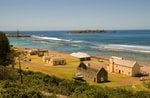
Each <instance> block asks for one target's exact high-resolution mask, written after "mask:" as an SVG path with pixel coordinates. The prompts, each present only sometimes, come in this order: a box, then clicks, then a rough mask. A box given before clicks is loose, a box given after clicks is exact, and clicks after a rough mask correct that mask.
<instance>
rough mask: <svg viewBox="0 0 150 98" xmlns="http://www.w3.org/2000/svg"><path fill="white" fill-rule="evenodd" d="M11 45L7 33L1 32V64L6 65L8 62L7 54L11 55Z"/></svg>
mask: <svg viewBox="0 0 150 98" xmlns="http://www.w3.org/2000/svg"><path fill="white" fill-rule="evenodd" d="M9 52H10V47H9V41H8V39H7V37H6V35H5V33H3V32H0V65H4V66H6V65H7V64H8V63H7V59H8V58H7V56H8V55H9Z"/></svg>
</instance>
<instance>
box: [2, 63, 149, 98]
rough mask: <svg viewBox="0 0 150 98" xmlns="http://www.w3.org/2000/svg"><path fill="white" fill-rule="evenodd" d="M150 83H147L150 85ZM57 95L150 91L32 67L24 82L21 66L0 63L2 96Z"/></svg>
mask: <svg viewBox="0 0 150 98" xmlns="http://www.w3.org/2000/svg"><path fill="white" fill-rule="evenodd" d="M149 84H150V83H147V84H144V85H146V86H147V87H149V86H150V85H149ZM148 89H149V88H148ZM149 90H150V89H149ZM56 95H65V96H70V97H71V98H149V97H150V92H148V91H138V92H134V91H128V90H126V89H121V88H108V87H97V86H90V85H88V84H87V83H85V82H80V81H74V80H72V81H71V80H65V79H60V78H57V77H55V76H49V75H46V74H42V73H40V72H31V71H23V84H21V82H20V78H19V70H18V69H14V68H8V67H3V66H1V67H0V97H2V98H5V97H10V98H11V97H15V98H16V97H18V98H21V97H23V98H31V97H33V98H55V97H56Z"/></svg>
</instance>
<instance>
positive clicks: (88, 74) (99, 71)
mask: <svg viewBox="0 0 150 98" xmlns="http://www.w3.org/2000/svg"><path fill="white" fill-rule="evenodd" d="M77 70H78V72H79V73H82V74H83V76H84V79H85V80H90V81H93V82H96V83H101V82H107V81H108V73H107V71H106V70H105V68H104V67H103V64H102V63H94V62H81V63H80V64H79V66H78V67H77Z"/></svg>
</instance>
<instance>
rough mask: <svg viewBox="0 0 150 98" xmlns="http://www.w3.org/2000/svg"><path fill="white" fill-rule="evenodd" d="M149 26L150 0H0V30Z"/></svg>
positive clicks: (149, 27)
mask: <svg viewBox="0 0 150 98" xmlns="http://www.w3.org/2000/svg"><path fill="white" fill-rule="evenodd" d="M17 29H20V30H73V29H150V0H0V30H17Z"/></svg>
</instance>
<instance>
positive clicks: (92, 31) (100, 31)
mask: <svg viewBox="0 0 150 98" xmlns="http://www.w3.org/2000/svg"><path fill="white" fill-rule="evenodd" d="M104 32H105V30H73V31H69V32H68V33H104Z"/></svg>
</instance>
